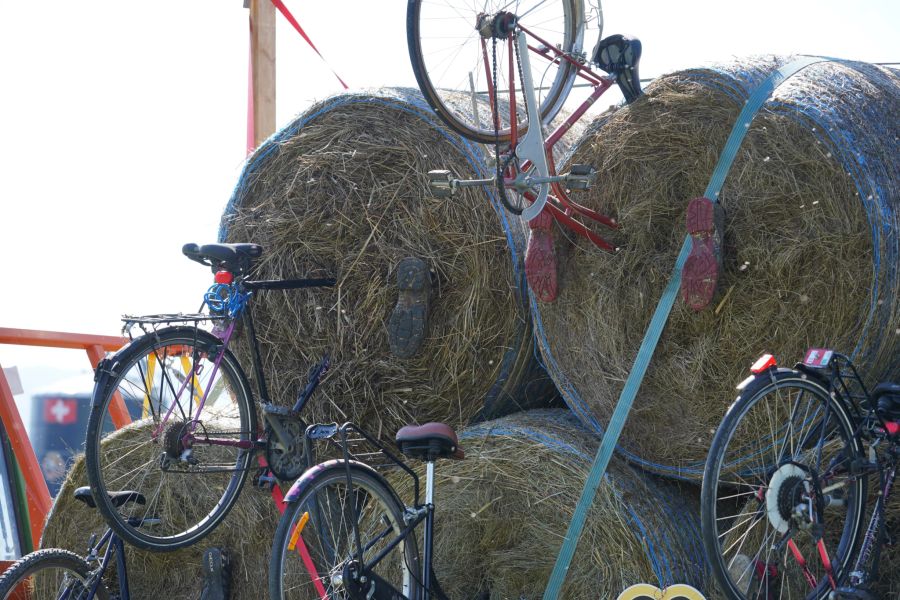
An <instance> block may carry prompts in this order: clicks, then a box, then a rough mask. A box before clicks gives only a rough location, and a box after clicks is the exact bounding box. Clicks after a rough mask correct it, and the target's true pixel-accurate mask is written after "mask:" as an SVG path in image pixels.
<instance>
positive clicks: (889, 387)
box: [872, 381, 900, 421]
mask: <svg viewBox="0 0 900 600" xmlns="http://www.w3.org/2000/svg"><path fill="white" fill-rule="evenodd" d="M872 402H873V403H874V404H875V406H877V407H878V413H879V414H880V415H881V416H882V417H885V418H887V419H889V420H892V421H893V420H897V419H900V384H897V383H892V382H889V381H885V382H884V383H879V384H878V385H876V386H875V389H874V390H872Z"/></svg>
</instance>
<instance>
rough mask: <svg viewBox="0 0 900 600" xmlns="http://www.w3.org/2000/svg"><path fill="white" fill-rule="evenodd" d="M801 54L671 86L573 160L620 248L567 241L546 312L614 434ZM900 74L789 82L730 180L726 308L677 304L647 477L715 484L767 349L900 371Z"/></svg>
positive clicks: (642, 433) (592, 132) (635, 448)
mask: <svg viewBox="0 0 900 600" xmlns="http://www.w3.org/2000/svg"><path fill="white" fill-rule="evenodd" d="M784 62H786V60H785V59H756V60H748V61H744V62H741V63H739V64H731V65H725V66H722V67H718V68H715V69H699V70H689V71H683V72H678V73H674V74H671V75H668V76H665V77H661V78H659V79H657V80H655V81H654V83H653V84H652V85H651V86H649V88H648V89H647V93H646V95H645V96H644V97H642V98H641V99H639V100H638V101H636V102H635V103H633V104H631V105H630V106H627V107H624V108H622V109H620V110H618V111H617V112H614V113H612V114H607V115H604V116H602V117H601V119H599V120H598V122H596V123H594V124H593V126H592V127H591V128H590V129H589V132H588V133H587V134H586V135H585V136H584V137H583V138H582V140H581V141H580V142H579V143H578V144H577V145H576V148H575V149H574V151H573V154H572V155H571V158H570V162H572V163H587V164H591V165H594V166H595V167H596V168H597V169H598V171H599V176H598V184H597V185H596V186H595V187H594V188H593V189H592V190H591V191H589V192H587V193H584V194H581V195H580V196H579V200H580V201H582V202H583V203H584V204H586V205H587V206H589V207H591V208H594V209H597V210H599V211H600V212H603V213H607V214H612V215H615V216H617V217H618V219H619V221H620V223H621V230H620V231H619V232H617V233H616V234H614V235H613V236H612V237H613V238H614V239H615V242H616V245H618V246H620V247H621V248H622V250H621V252H620V253H619V254H618V255H609V254H605V253H603V252H600V251H598V250H597V249H595V248H594V247H592V246H591V245H590V244H589V243H587V242H585V241H584V240H582V239H578V240H577V241H576V243H574V244H573V243H571V242H570V239H569V238H571V237H572V236H568V238H567V237H565V236H563V235H559V236H558V246H557V247H558V249H559V251H560V255H561V256H560V290H561V292H560V297H559V299H558V300H557V302H556V303H555V304H537V303H533V304H532V308H533V316H534V318H535V323H536V330H537V331H538V332H539V335H538V337H539V342H540V346H541V351H542V354H543V355H544V359H545V364H547V365H548V371H549V372H550V374H551V376H552V377H553V379H554V381H555V382H556V384H557V386H558V388H559V389H560V391H561V393H562V394H563V397H564V399H565V400H566V402H567V404H568V405H569V406H570V407H571V408H572V409H573V411H575V412H576V414H577V415H578V416H579V418H580V420H581V421H582V422H583V423H584V424H585V425H586V426H588V427H590V428H591V429H593V430H594V431H595V432H596V433H598V434H600V433H602V432H603V429H604V427H605V426H606V423H607V422H608V421H609V418H610V415H611V413H612V411H613V408H614V406H615V405H616V402H617V401H618V398H619V395H620V393H621V390H622V387H623V383H624V381H625V380H626V378H627V376H628V374H629V373H630V371H631V369H632V366H633V364H634V361H635V358H636V355H637V350H638V348H639V346H640V344H641V341H642V340H643V337H644V334H645V332H646V330H647V327H648V325H649V323H650V319H651V316H652V314H653V312H654V311H655V309H656V307H657V305H658V302H659V299H660V298H661V296H662V292H663V289H664V288H665V286H666V285H667V283H668V282H669V280H670V277H671V275H672V269H673V266H674V264H675V259H676V257H677V255H678V252H679V250H680V248H681V246H682V244H683V242H684V239H685V235H686V231H685V225H684V211H685V207H686V205H687V203H688V202H689V201H690V199H691V198H694V197H697V196H701V195H702V194H703V193H704V190H705V189H706V186H707V184H708V183H709V179H710V176H711V174H712V172H713V168H714V166H715V164H716V162H717V160H718V157H719V154H720V152H721V151H722V149H723V147H724V145H725V141H726V139H727V137H728V135H729V133H730V131H731V128H732V126H733V125H734V123H735V121H736V118H737V116H738V113H739V112H740V110H741V108H742V106H743V104H744V101H745V100H746V99H747V98H748V97H749V95H750V94H751V93H752V92H753V90H755V89H756V88H757V87H758V86H759V84H760V83H761V82H762V81H763V80H764V79H765V78H766V77H767V76H768V74H769V73H770V72H772V70H773V69H774V68H775V67H776V66H778V65H779V64H783V63H784ZM898 114H900V78H898V77H897V75H896V73H892V72H890V71H888V70H886V69H882V68H880V67H876V66H873V65H868V64H862V63H850V62H841V63H819V64H815V65H812V66H810V67H807V68H806V69H804V70H803V71H801V72H800V73H798V74H797V75H795V76H794V77H793V78H791V79H790V80H788V81H787V82H786V83H785V84H784V85H782V86H781V87H780V88H778V89H777V90H776V91H775V93H774V95H773V97H772V99H770V100H769V102H768V103H767V104H766V105H765V106H764V107H763V109H762V110H761V111H760V112H759V113H758V114H757V116H756V117H755V119H754V120H753V122H752V123H751V125H750V127H749V131H748V134H747V137H746V138H745V139H744V141H743V144H742V145H741V147H740V150H739V152H738V155H737V158H736V160H735V162H734V164H733V166H732V168H731V170H730V172H729V175H728V176H727V178H726V179H725V184H724V187H723V188H722V191H721V194H720V197H719V200H720V201H721V203H722V204H723V205H724V207H725V209H726V228H725V247H726V248H725V268H724V277H723V280H722V283H723V285H722V290H723V293H720V295H719V297H718V298H717V299H716V301H714V303H713V305H712V306H711V307H710V308H708V309H707V310H705V311H703V312H700V313H695V312H693V311H691V310H690V309H688V308H686V307H685V306H684V304H683V303H682V302H681V300H680V299H679V300H677V301H676V303H675V306H674V308H673V310H672V313H671V314H670V316H669V320H668V323H667V325H666V327H665V330H664V331H663V334H662V337H661V339H660V341H659V344H658V346H657V347H656V350H655V353H654V355H653V359H652V361H651V363H650V367H649V369H648V371H647V374H646V376H645V378H644V381H643V384H642V386H641V388H640V391H639V393H638V396H637V398H636V400H635V403H634V407H633V410H632V412H631V416H630V418H629V420H628V423H627V425H626V427H625V431H624V433H623V435H622V439H621V442H620V444H621V445H620V451H621V453H622V454H624V455H625V456H627V457H628V458H629V460H632V461H634V462H637V463H638V464H641V465H642V466H644V467H645V468H649V469H654V470H656V471H658V472H661V473H665V474H669V475H672V476H676V477H685V478H692V479H697V478H699V477H700V476H701V475H702V465H703V461H704V460H705V457H706V453H707V450H708V448H709V443H710V441H711V437H712V433H713V432H714V431H715V429H716V427H717V426H718V424H719V422H720V420H721V419H722V416H723V415H724V413H725V409H726V408H727V406H728V405H729V403H730V402H731V401H732V400H733V398H734V395H735V392H734V386H735V385H736V384H737V383H738V382H739V381H741V380H742V379H744V377H745V376H746V375H747V369H748V367H749V366H750V364H752V362H753V361H754V360H755V359H756V358H757V357H758V356H759V355H760V354H762V353H763V352H772V353H774V354H775V355H776V356H777V357H778V358H779V359H780V361H781V362H782V363H783V364H786V365H790V364H792V363H793V362H794V361H796V360H799V358H801V357H802V353H803V351H804V350H805V349H806V348H807V347H809V346H828V347H834V348H836V349H839V350H841V351H843V352H845V353H848V354H851V355H852V356H853V358H854V360H855V361H856V362H857V363H858V364H859V366H860V367H861V368H862V372H863V373H864V374H865V375H866V376H867V379H868V381H869V382H872V381H875V380H876V379H878V378H882V377H887V376H888V375H889V374H891V373H893V374H894V376H896V375H897V374H900V329H898V323H900V296H898V293H897V291H898V287H900V277H898V269H897V266H898V264H900V246H898V244H900V224H898V209H900V152H898V142H897V140H898V139H900V120H898V119H897V115H898Z"/></svg>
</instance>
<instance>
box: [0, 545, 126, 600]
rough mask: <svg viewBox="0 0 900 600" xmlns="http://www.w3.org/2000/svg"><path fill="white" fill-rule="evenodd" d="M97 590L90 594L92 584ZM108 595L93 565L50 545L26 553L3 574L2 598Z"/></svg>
mask: <svg viewBox="0 0 900 600" xmlns="http://www.w3.org/2000/svg"><path fill="white" fill-rule="evenodd" d="M95 583H97V590H96V592H95V593H94V595H91V593H90V591H91V588H93V587H94V584H95ZM90 598H101V599H103V600H106V599H107V598H109V592H108V591H107V590H106V587H105V586H104V585H103V582H102V581H100V582H96V579H95V578H93V577H91V566H90V565H89V564H88V563H87V562H85V561H84V559H82V558H81V557H80V556H78V555H77V554H75V553H74V552H69V551H68V550H61V549H56V548H51V549H47V550H38V551H37V552H32V553H31V554H28V555H26V556H23V557H22V558H20V559H19V560H17V561H16V562H15V563H13V565H12V566H10V567H9V569H7V570H6V572H5V573H3V576H2V577H0V600H62V599H65V600H89V599H90Z"/></svg>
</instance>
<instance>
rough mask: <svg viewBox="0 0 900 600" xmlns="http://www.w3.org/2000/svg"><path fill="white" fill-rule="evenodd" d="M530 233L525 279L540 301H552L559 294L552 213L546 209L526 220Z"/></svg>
mask: <svg viewBox="0 0 900 600" xmlns="http://www.w3.org/2000/svg"><path fill="white" fill-rule="evenodd" d="M528 226H529V227H530V228H531V235H530V236H528V246H527V247H526V248H525V280H526V281H528V287H529V288H531V291H532V292H534V295H535V296H536V297H537V299H538V300H539V301H541V302H553V301H554V300H556V297H557V295H559V289H558V288H557V283H556V248H555V246H554V244H553V215H551V214H550V212H549V211H548V210H547V209H544V210H542V211H541V213H540V214H539V215H538V216H536V217H535V218H534V219H532V220H531V221H529V222H528Z"/></svg>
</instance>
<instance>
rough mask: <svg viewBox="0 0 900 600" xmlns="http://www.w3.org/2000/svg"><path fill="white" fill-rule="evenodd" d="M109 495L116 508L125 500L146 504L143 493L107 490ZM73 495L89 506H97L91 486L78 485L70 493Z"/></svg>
mask: <svg viewBox="0 0 900 600" xmlns="http://www.w3.org/2000/svg"><path fill="white" fill-rule="evenodd" d="M107 494H108V495H109V499H110V500H112V503H113V505H114V506H115V507H116V508H118V507H119V506H122V505H123V504H125V503H126V502H137V503H138V504H146V503H147V500H146V499H145V498H144V495H143V494H139V493H138V492H130V491H122V492H107ZM72 495H73V496H75V499H76V500H81V501H82V502H84V503H85V504H87V505H88V506H90V507H91V508H97V504H96V503H95V502H94V497H93V496H91V488H90V487H88V486H84V487H80V488H78V489H77V490H75V493H74V494H72Z"/></svg>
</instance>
